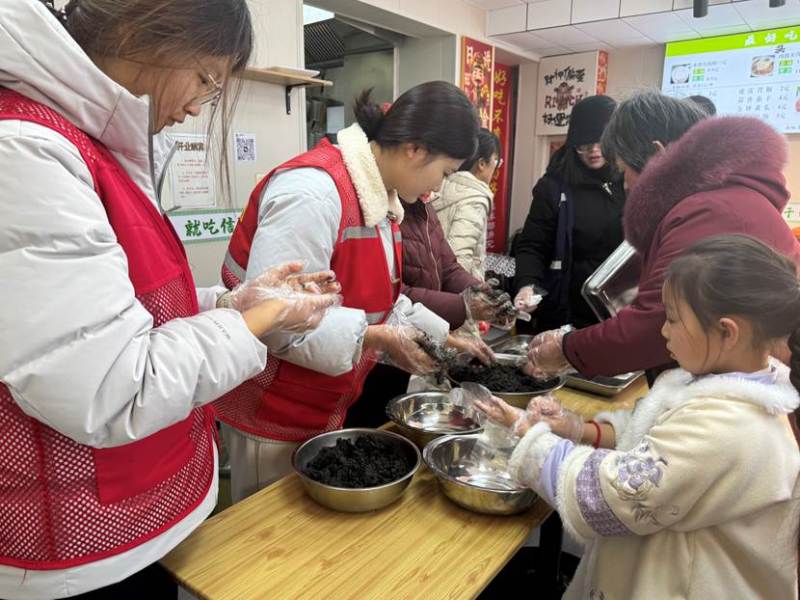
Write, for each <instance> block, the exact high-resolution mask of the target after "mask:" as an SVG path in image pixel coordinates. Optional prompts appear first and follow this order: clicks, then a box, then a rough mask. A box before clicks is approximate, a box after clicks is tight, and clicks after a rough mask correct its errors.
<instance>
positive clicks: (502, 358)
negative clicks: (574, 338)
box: [447, 354, 567, 408]
mask: <svg viewBox="0 0 800 600" xmlns="http://www.w3.org/2000/svg"><path fill="white" fill-rule="evenodd" d="M496 356H497V362H498V364H501V365H513V364H516V362H517V360H518V358H519V357H518V356H515V355H512V354H497V355H496ZM447 378H448V379H449V380H450V382H451V383H452V384H454V385H460V384H461V382H460V381H458V380H456V379H453V377H452V376H451V375H450V372H449V371H448V372H447ZM553 380H554V382H553V385H550V386H547V387H545V388H542V389H539V390H536V391H535V392H499V391H497V390H489V391H490V392H492V394H494V395H495V396H497V397H498V398H502V399H503V400H505V401H506V402H508V403H509V404H510V405H512V406H516V407H518V408H526V407H527V406H528V402H530V401H531V398H533V397H535V396H542V395H544V394H549V393H550V392H554V391H556V390H557V389H560V388H562V387H564V384H565V383H566V381H567V378H566V377H565V376H563V375H560V376H558V377H553Z"/></svg>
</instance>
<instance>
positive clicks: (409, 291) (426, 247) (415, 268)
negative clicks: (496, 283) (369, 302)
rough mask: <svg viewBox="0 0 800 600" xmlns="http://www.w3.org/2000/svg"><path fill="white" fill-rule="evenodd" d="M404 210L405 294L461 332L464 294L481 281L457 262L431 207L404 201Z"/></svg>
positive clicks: (465, 314) (463, 315) (464, 315)
mask: <svg viewBox="0 0 800 600" xmlns="http://www.w3.org/2000/svg"><path fill="white" fill-rule="evenodd" d="M403 208H404V209H405V218H404V219H403V222H402V223H401V224H400V230H401V231H402V233H403V288H402V293H403V294H405V295H406V296H408V297H409V298H410V299H411V300H412V301H414V302H420V303H421V304H423V305H424V306H425V307H427V308H429V309H430V310H432V311H433V312H435V313H436V314H437V315H439V316H440V317H442V318H443V319H445V320H446V321H447V322H448V323H450V328H451V329H458V328H459V327H461V325H463V324H464V321H465V320H466V319H467V311H466V305H465V303H464V298H463V297H462V295H461V293H462V292H463V291H464V290H466V289H467V288H469V287H470V286H473V285H479V284H480V283H482V282H481V280H480V279H477V278H475V277H473V276H472V275H470V274H469V272H468V271H467V270H466V269H464V267H462V266H461V265H460V264H459V263H458V260H457V259H456V255H455V254H454V253H453V250H452V248H450V244H448V243H447V239H446V238H445V236H444V230H443V229H442V225H441V224H440V223H439V218H438V217H437V216H436V211H435V210H434V209H433V206H432V205H430V204H428V203H426V202H422V201H417V202H414V203H413V204H409V203H407V202H403Z"/></svg>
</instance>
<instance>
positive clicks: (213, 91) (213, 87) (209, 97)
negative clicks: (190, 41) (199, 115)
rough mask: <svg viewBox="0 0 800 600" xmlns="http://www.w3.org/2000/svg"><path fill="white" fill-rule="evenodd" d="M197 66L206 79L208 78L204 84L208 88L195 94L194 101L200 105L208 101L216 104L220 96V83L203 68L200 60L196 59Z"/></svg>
mask: <svg viewBox="0 0 800 600" xmlns="http://www.w3.org/2000/svg"><path fill="white" fill-rule="evenodd" d="M197 66H198V67H199V68H200V69H201V70H202V71H203V72H204V73H205V74H206V79H207V80H208V83H207V84H206V85H207V86H208V88H209V89H208V90H206V91H205V92H203V93H201V94H200V95H199V96H197V98H195V99H194V101H195V102H196V103H197V104H199V105H201V106H202V105H203V104H208V103H209V102H212V103H215V104H216V102H217V101H218V100H219V98H220V96H222V84H221V83H219V82H218V81H217V79H216V77H214V76H213V75H212V74H211V73H209V72H208V71H206V70H205V69H203V65H201V64H200V61H197Z"/></svg>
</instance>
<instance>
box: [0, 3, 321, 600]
mask: <svg viewBox="0 0 800 600" xmlns="http://www.w3.org/2000/svg"><path fill="white" fill-rule="evenodd" d="M252 43H253V32H252V27H251V21H250V14H249V11H248V8H247V5H246V3H245V0H205V1H204V2H195V1H194V0H137V1H136V2H132V1H131V0H72V2H70V3H69V4H68V5H67V7H66V8H65V9H64V11H58V10H56V9H55V8H54V7H53V4H52V2H50V1H48V2H40V1H39V0H0V165H2V166H0V220H1V221H2V223H3V230H2V233H1V234H0V272H2V273H3V281H4V282H5V283H6V285H5V286H4V289H3V294H2V296H0V298H1V299H0V331H2V333H3V340H2V344H0V423H2V431H3V436H2V441H1V442H0V597H2V598H7V599H13V598H65V597H84V598H111V597H114V596H115V595H116V596H118V597H122V598H141V597H148V596H149V597H152V598H170V597H172V598H175V597H176V596H177V587H176V585H175V583H174V582H172V580H171V579H170V577H169V576H168V575H166V573H165V572H163V571H160V570H159V569H158V567H157V566H153V565H154V564H155V563H157V561H158V560H159V559H160V558H161V557H162V556H164V555H165V554H166V553H167V552H169V551H170V550H171V549H172V548H174V547H175V546H176V545H178V544H179V543H180V542H181V541H182V540H183V539H184V538H186V537H187V536H188V535H189V533H191V531H192V530H193V529H194V528H195V527H197V526H198V525H200V523H202V522H203V520H204V519H205V518H206V517H207V516H208V515H209V514H210V513H211V511H212V510H213V508H214V507H215V505H216V503H217V463H218V455H217V449H216V443H215V434H216V432H215V431H214V427H215V425H214V419H213V411H210V410H209V408H208V407H209V403H210V402H211V401H213V400H215V399H216V398H218V397H219V396H221V395H223V394H224V393H226V392H227V391H229V390H231V389H233V388H234V387H236V386H237V385H238V384H240V383H241V382H243V381H245V380H247V379H248V378H249V377H252V376H253V375H255V374H257V373H259V372H261V370H262V369H263V368H264V365H265V363H266V355H267V348H266V346H264V345H263V344H262V343H261V342H260V341H259V338H260V337H262V336H264V335H266V334H267V333H269V332H271V331H277V330H285V329H289V330H300V331H304V330H307V329H308V328H310V327H312V326H314V325H316V324H317V323H318V322H319V321H320V320H321V318H322V316H323V314H324V311H325V310H326V309H327V307H329V306H330V305H331V304H332V303H333V302H334V301H335V295H334V294H318V293H310V292H309V293H304V292H302V291H301V290H302V289H303V288H309V289H312V288H313V289H315V290H316V289H319V290H330V291H336V285H335V282H332V281H331V279H330V278H331V274H330V273H323V274H319V275H302V276H301V275H298V274H297V272H298V270H299V268H300V265H298V264H294V265H288V266H287V265H284V266H281V267H279V268H277V269H274V270H272V271H270V272H267V273H265V274H263V275H262V277H261V278H259V279H258V281H256V282H255V283H254V284H253V285H252V286H250V287H249V288H241V289H240V290H238V293H237V294H236V295H235V297H234V298H233V300H234V302H233V305H234V307H236V308H238V310H231V309H215V308H214V307H215V304H216V300H217V298H216V293H215V292H214V291H213V290H195V287H194V284H193V281H192V274H191V271H190V269H189V264H188V262H187V260H186V256H185V254H184V252H183V248H182V246H181V243H180V241H179V239H178V237H177V236H176V235H175V232H174V231H173V230H172V228H171V226H170V225H169V221H168V220H167V219H166V218H165V216H164V215H163V214H162V213H161V211H160V209H159V205H158V199H157V197H156V193H155V186H154V181H153V159H152V152H151V146H152V144H151V136H152V135H153V134H155V133H157V132H159V131H161V130H162V129H163V128H165V127H167V126H169V125H171V124H174V123H178V122H182V121H183V120H184V119H185V118H186V117H188V116H197V115H198V114H199V113H200V111H201V106H202V104H204V103H207V102H211V101H215V100H216V101H217V105H216V109H217V110H218V111H220V112H221V114H222V115H223V117H224V120H223V130H227V121H228V117H229V114H230V111H231V108H232V104H233V103H232V102H231V101H229V97H228V91H227V90H228V88H229V82H230V80H231V78H232V77H233V76H234V75H236V74H237V73H239V72H240V71H241V70H242V69H243V68H244V66H245V64H246V63H247V61H248V58H249V57H250V53H251V50H252ZM221 155H222V156H225V153H224V152H221ZM309 284H313V285H309ZM262 297H272V299H269V300H265V301H262V300H261V299H260V298H262ZM200 311H203V312H200Z"/></svg>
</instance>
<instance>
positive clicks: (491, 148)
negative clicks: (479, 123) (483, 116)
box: [431, 129, 503, 279]
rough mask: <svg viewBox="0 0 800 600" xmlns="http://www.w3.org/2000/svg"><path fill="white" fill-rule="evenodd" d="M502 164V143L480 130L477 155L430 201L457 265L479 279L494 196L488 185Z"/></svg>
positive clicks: (481, 276) (483, 263) (447, 180)
mask: <svg viewBox="0 0 800 600" xmlns="http://www.w3.org/2000/svg"><path fill="white" fill-rule="evenodd" d="M502 164H503V159H502V158H500V140H499V139H498V137H497V136H496V135H495V134H493V133H492V132H491V131H489V130H488V129H481V130H480V131H479V132H478V151H477V152H476V154H475V156H473V157H472V158H471V159H470V160H468V161H466V162H464V164H463V165H461V168H460V169H459V170H458V171H456V172H455V173H453V174H452V175H450V176H449V177H448V178H447V179H445V180H444V184H443V185H442V189H441V193H439V194H434V195H433V199H432V201H431V204H432V206H433V208H434V210H435V211H436V216H437V217H438V218H439V223H441V225H442V229H443V230H444V235H445V238H446V239H447V242H448V243H449V244H450V247H451V248H452V249H453V253H454V254H455V255H456V258H457V259H458V263H459V264H460V265H461V266H462V267H464V268H465V269H466V270H467V271H468V272H469V273H470V275H472V276H473V277H477V278H479V279H483V276H484V270H485V268H484V266H485V263H486V225H487V222H488V221H489V214H490V213H491V212H492V199H493V197H494V193H493V192H492V190H491V188H490V187H489V184H490V183H491V181H492V177H493V176H494V173H495V171H496V170H497V169H499V168H500V166H501V165H502Z"/></svg>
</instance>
